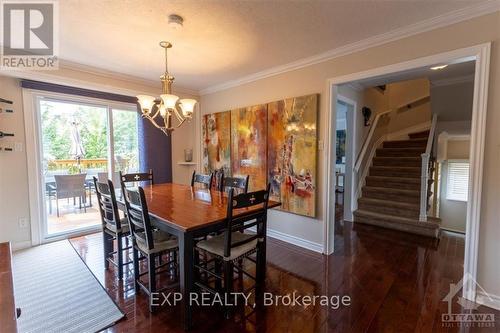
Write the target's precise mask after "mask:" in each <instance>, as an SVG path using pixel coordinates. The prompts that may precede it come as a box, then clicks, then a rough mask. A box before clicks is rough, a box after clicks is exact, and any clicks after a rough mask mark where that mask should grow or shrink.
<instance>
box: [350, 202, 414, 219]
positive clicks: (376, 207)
mask: <svg viewBox="0 0 500 333" xmlns="http://www.w3.org/2000/svg"><path fill="white" fill-rule="evenodd" d="M358 208H359V209H363V210H367V211H371V212H375V213H381V214H387V215H392V216H401V217H407V218H415V219H418V217H419V216H420V214H419V210H418V209H407V208H405V209H403V208H397V207H391V206H384V205H380V204H372V203H368V202H363V201H359V202H358Z"/></svg>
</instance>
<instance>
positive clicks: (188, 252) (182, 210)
mask: <svg viewBox="0 0 500 333" xmlns="http://www.w3.org/2000/svg"><path fill="white" fill-rule="evenodd" d="M143 189H144V193H145V196H146V201H147V206H148V211H149V215H150V219H151V223H152V224H153V225H154V227H156V228H158V229H159V230H162V231H164V232H167V233H170V234H172V235H174V236H176V237H177V239H178V243H179V262H178V268H179V288H180V292H181V293H182V296H183V297H182V300H181V307H182V313H183V325H184V329H185V330H189V329H190V328H191V326H192V308H191V306H190V304H189V301H188V300H189V299H190V293H191V292H192V291H193V286H194V266H193V262H194V246H195V242H194V241H195V239H197V238H199V237H203V236H206V235H208V234H210V233H212V232H216V231H220V230H222V229H223V228H224V226H225V221H226V214H227V200H228V196H227V193H224V192H219V191H215V190H209V189H204V188H196V187H192V186H188V185H181V184H174V183H165V184H154V185H146V186H144V187H143ZM117 202H118V206H119V208H120V209H121V210H125V203H124V201H123V198H121V195H120V196H117ZM280 205H281V204H280V203H279V202H276V201H272V200H269V203H268V208H274V207H278V206H280ZM260 208H261V207H260ZM256 209H259V207H258V206H256V207H249V208H243V209H238V210H235V211H234V213H233V216H244V215H245V214H252V213H253V212H254V211H255V210H256ZM265 229H266V228H264V234H265V233H266V231H265ZM104 234H105V235H106V233H104ZM105 237H106V236H105ZM107 241H110V240H107ZM260 246H261V247H260V249H259V251H258V252H257V258H256V259H257V260H256V262H257V265H261V266H260V267H261V268H262V269H261V272H263V276H261V277H257V278H258V280H259V279H260V281H257V284H256V285H257V290H256V294H259V293H261V292H262V288H263V285H264V279H265V265H266V241H265V237H264V241H263V242H262V244H260ZM259 289H260V290H259Z"/></svg>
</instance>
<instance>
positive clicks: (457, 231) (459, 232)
mask: <svg viewBox="0 0 500 333" xmlns="http://www.w3.org/2000/svg"><path fill="white" fill-rule="evenodd" d="M441 230H445V231H449V232H453V233H456V234H462V235H465V231H463V230H457V229H453V228H448V227H443V226H441Z"/></svg>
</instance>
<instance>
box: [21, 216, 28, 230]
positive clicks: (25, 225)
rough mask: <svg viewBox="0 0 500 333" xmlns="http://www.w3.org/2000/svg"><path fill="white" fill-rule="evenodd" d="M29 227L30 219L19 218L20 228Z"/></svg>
mask: <svg viewBox="0 0 500 333" xmlns="http://www.w3.org/2000/svg"><path fill="white" fill-rule="evenodd" d="M27 227H28V219H27V218H25V217H22V218H20V219H19V228H21V229H26V228H27Z"/></svg>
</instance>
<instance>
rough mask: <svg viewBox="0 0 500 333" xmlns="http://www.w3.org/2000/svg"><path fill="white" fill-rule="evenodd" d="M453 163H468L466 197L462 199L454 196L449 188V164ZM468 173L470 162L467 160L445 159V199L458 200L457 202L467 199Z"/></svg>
mask: <svg viewBox="0 0 500 333" xmlns="http://www.w3.org/2000/svg"><path fill="white" fill-rule="evenodd" d="M453 163H462V164H467V165H468V170H467V189H466V191H465V193H466V198H465V199H463V198H458V197H456V196H454V195H453V194H452V193H450V192H451V190H450V184H451V182H450V180H451V178H450V175H451V165H452V164H453ZM469 174H470V163H469V160H457V159H453V160H447V163H446V200H449V201H459V202H467V201H469V187H470V186H469Z"/></svg>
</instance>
